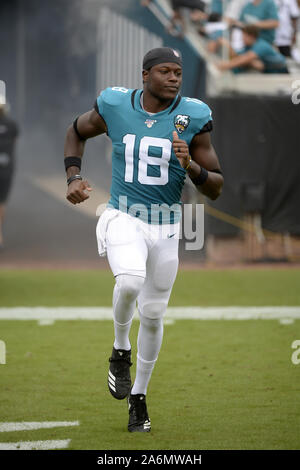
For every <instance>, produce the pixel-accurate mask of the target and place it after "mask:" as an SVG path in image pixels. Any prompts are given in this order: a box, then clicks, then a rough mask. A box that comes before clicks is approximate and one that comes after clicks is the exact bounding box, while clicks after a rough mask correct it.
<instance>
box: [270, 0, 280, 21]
mask: <svg viewBox="0 0 300 470" xmlns="http://www.w3.org/2000/svg"><path fill="white" fill-rule="evenodd" d="M268 12H269V17H268V19H270V20H278V10H277V7H276V5H275V3H274V2H273V0H271V1H270V6H269V9H268Z"/></svg>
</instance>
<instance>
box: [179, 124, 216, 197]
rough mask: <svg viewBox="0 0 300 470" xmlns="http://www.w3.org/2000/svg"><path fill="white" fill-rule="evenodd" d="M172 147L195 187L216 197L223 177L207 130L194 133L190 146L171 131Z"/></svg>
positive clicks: (209, 195)
mask: <svg viewBox="0 0 300 470" xmlns="http://www.w3.org/2000/svg"><path fill="white" fill-rule="evenodd" d="M173 149H174V152H175V154H176V156H177V158H178V160H179V162H180V164H181V166H182V167H183V168H185V169H186V171H187V174H188V175H189V177H190V178H191V180H192V181H193V183H194V184H195V186H196V187H197V189H198V190H199V191H201V192H202V193H203V194H205V196H207V197H209V198H210V199H212V200H215V199H217V198H218V197H219V196H220V194H221V192H222V187H223V183H224V179H223V176H222V174H221V167H220V163H219V160H218V157H217V154H216V152H215V149H214V148H213V146H212V143H211V139H210V134H209V132H203V133H201V134H196V135H195V136H194V138H193V140H192V142H191V144H190V147H188V145H187V143H186V142H185V141H184V140H181V139H179V138H178V136H177V133H176V132H173Z"/></svg>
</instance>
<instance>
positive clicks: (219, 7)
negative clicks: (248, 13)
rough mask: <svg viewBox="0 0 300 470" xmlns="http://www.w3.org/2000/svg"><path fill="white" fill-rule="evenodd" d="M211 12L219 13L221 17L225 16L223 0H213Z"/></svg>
mask: <svg viewBox="0 0 300 470" xmlns="http://www.w3.org/2000/svg"><path fill="white" fill-rule="evenodd" d="M210 12H211V13H218V15H220V16H221V17H222V16H223V0H212V1H211V6H210Z"/></svg>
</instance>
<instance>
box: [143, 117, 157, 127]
mask: <svg viewBox="0 0 300 470" xmlns="http://www.w3.org/2000/svg"><path fill="white" fill-rule="evenodd" d="M156 122H157V121H156V120H155V119H154V120H153V119H146V121H145V124H146V125H147V127H149V128H150V127H152V126H153V124H155V123H156Z"/></svg>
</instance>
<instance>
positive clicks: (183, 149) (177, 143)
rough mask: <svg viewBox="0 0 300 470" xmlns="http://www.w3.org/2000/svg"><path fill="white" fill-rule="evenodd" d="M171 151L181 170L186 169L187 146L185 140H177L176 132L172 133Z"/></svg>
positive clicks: (187, 159) (188, 160) (187, 158)
mask: <svg viewBox="0 0 300 470" xmlns="http://www.w3.org/2000/svg"><path fill="white" fill-rule="evenodd" d="M172 145H173V150H174V153H175V155H176V157H177V158H178V160H179V163H180V165H181V166H182V168H186V167H187V166H188V164H189V162H190V152H189V146H188V144H187V143H186V141H185V140H182V139H179V137H178V135H177V132H176V131H174V132H173V144H172Z"/></svg>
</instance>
